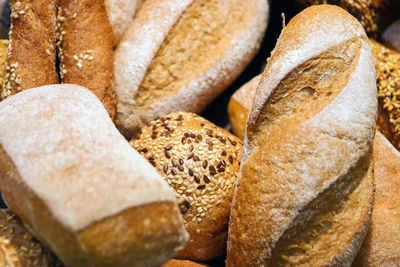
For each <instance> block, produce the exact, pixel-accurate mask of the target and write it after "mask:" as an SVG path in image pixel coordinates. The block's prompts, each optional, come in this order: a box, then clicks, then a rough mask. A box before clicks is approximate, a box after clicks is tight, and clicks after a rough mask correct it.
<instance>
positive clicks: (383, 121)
mask: <svg viewBox="0 0 400 267" xmlns="http://www.w3.org/2000/svg"><path fill="white" fill-rule="evenodd" d="M370 42H371V46H372V52H373V54H374V58H375V68H376V75H377V79H376V86H377V88H378V100H379V106H378V120H377V128H378V130H379V131H380V132H381V133H383V135H384V136H386V138H388V139H389V141H390V142H391V143H392V144H393V145H394V146H395V147H397V148H398V149H399V148H400V119H399V116H400V97H399V95H398V94H399V92H400V80H399V79H400V53H398V52H396V51H394V50H390V49H388V48H387V47H385V46H383V45H381V44H379V43H377V42H375V41H373V40H372V39H371V40H370Z"/></svg>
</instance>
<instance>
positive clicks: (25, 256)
mask: <svg viewBox="0 0 400 267" xmlns="http://www.w3.org/2000/svg"><path fill="white" fill-rule="evenodd" d="M0 266H3V267H36V266H40V267H62V264H61V262H60V261H59V260H58V259H57V258H56V257H55V256H54V254H52V253H51V252H49V251H48V250H47V249H46V248H44V247H43V246H42V245H41V244H40V243H39V242H38V241H37V240H36V239H35V238H34V237H33V236H32V235H31V234H30V233H29V232H28V230H27V229H26V228H25V227H24V225H23V224H22V222H21V220H20V219H19V218H18V217H17V216H15V214H14V213H13V212H12V211H10V210H6V209H1V210H0Z"/></svg>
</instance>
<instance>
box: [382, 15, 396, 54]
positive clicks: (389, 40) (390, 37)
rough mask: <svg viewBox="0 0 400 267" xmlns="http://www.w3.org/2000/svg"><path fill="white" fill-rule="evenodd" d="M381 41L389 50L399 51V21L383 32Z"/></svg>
mask: <svg viewBox="0 0 400 267" xmlns="http://www.w3.org/2000/svg"><path fill="white" fill-rule="evenodd" d="M382 40H383V42H384V44H385V45H387V46H388V47H389V48H391V49H394V50H397V51H400V19H399V20H396V21H395V22H393V24H391V25H390V26H389V27H388V28H387V29H386V30H385V31H384V32H383V34H382Z"/></svg>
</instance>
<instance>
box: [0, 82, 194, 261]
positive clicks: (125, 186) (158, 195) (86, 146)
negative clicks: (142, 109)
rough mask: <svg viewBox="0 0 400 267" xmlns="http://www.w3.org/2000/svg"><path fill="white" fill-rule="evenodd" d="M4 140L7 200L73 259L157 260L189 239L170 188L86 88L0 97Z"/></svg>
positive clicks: (1, 153)
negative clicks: (124, 136)
mask: <svg viewBox="0 0 400 267" xmlns="http://www.w3.org/2000/svg"><path fill="white" fill-rule="evenodd" d="M0 144H1V148H0V173H1V177H0V189H1V192H2V193H3V196H4V200H5V201H6V202H7V204H8V206H9V207H10V208H11V209H12V210H13V211H14V212H15V213H16V214H17V215H18V216H19V217H20V218H21V219H22V220H23V222H24V224H26V225H27V226H28V227H29V229H30V230H31V232H32V233H33V234H34V235H35V237H37V238H38V239H39V240H40V241H42V242H43V243H45V244H46V245H47V246H48V247H50V248H51V250H52V251H53V252H54V253H55V254H56V255H57V256H58V257H59V259H60V260H61V261H62V262H63V263H64V264H66V265H67V266H131V265H132V264H133V263H134V264H136V265H138V266H142V265H143V266H156V265H158V264H161V263H163V262H165V261H167V260H168V259H170V258H172V257H173V256H175V255H176V254H177V253H178V252H179V251H180V250H181V249H182V248H183V247H184V246H185V244H186V241H187V239H188V236H187V233H186V231H185V230H184V226H183V221H182V216H181V215H180V212H179V208H178V206H177V205H176V203H175V197H174V194H173V192H172V190H171V188H169V186H168V184H167V183H166V182H165V181H163V179H162V178H161V177H160V175H159V174H158V173H157V171H156V170H155V169H154V168H153V167H152V166H151V165H150V164H149V163H148V162H147V161H146V160H145V159H144V158H143V157H141V156H140V155H139V153H138V152H136V151H135V150H134V149H132V148H131V147H130V145H129V143H128V142H127V141H126V140H125V139H124V138H123V136H122V135H121V134H120V133H119V132H118V130H117V129H116V128H115V126H114V124H113V123H112V121H111V119H110V118H109V117H108V115H107V112H106V110H105V109H104V107H103V106H102V104H101V103H100V101H99V100H98V99H97V98H96V96H95V95H94V94H93V93H91V92H90V91H89V90H87V89H85V88H83V87H80V86H77V85H52V86H44V87H39V88H34V89H31V90H27V91H24V92H21V93H19V94H17V95H15V96H13V97H10V98H9V99H7V100H5V101H2V102H1V103H0Z"/></svg>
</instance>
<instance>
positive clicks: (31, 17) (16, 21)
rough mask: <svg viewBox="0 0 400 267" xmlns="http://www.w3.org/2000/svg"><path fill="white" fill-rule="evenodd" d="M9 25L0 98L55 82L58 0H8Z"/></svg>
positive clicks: (56, 79) (56, 80) (56, 76)
mask: <svg viewBox="0 0 400 267" xmlns="http://www.w3.org/2000/svg"><path fill="white" fill-rule="evenodd" d="M10 7H11V27H10V32H9V40H10V41H9V45H8V58H7V63H6V71H5V74H4V78H3V86H2V89H1V98H2V99H5V98H7V97H9V96H11V95H14V94H16V93H18V92H20V91H21V90H25V89H29V88H34V87H37V86H42V85H48V84H56V83H58V75H57V71H56V15H57V1H56V0H50V1H47V4H46V5H44V4H43V1H42V0H30V1H28V0H10Z"/></svg>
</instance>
